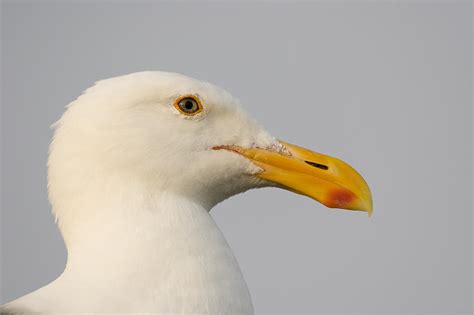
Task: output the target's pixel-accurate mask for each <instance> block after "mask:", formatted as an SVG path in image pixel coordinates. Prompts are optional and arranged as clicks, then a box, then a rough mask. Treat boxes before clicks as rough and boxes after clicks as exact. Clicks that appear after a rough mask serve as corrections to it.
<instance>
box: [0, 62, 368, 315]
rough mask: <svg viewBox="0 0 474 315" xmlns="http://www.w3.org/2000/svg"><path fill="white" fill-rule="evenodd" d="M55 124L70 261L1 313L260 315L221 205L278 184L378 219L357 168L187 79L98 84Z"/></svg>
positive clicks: (55, 184)
mask: <svg viewBox="0 0 474 315" xmlns="http://www.w3.org/2000/svg"><path fill="white" fill-rule="evenodd" d="M53 127H54V129H55V133H54V137H53V141H52V143H51V146H50V154H49V159H48V191H49V199H50V201H51V204H52V209H53V213H54V215H55V218H56V221H57V224H58V226H59V229H60V231H61V234H62V236H63V238H64V241H65V244H66V247H67V251H68V258H67V264H66V267H65V270H64V272H63V273H62V274H61V275H60V276H59V278H58V279H56V280H55V281H53V282H51V283H50V284H48V285H46V286H44V287H43V288H40V289H38V290H36V291H34V292H32V293H30V294H28V295H25V296H23V297H21V298H19V299H17V300H15V301H13V302H10V303H7V304H5V305H3V306H1V310H2V314H4V313H5V314H9V313H11V314H18V313H23V314H24V313H29V312H34V313H42V314H66V313H166V314H171V313H172V314H179V313H181V314H182V313H194V314H253V306H252V301H251V298H250V294H249V291H248V288H247V285H246V283H245V281H244V279H243V276H242V274H241V271H240V269H239V266H238V264H237V261H236V259H235V257H234V255H233V253H232V251H231V249H230V247H229V245H228V244H227V242H226V240H225V239H224V237H223V235H222V233H221V231H220V230H219V228H218V227H217V226H216V224H215V222H214V221H213V219H212V217H211V216H210V215H209V211H210V210H211V208H212V207H213V206H215V205H216V204H217V203H219V202H221V201H223V200H224V199H226V198H228V197H230V196H232V195H236V194H238V193H242V192H244V191H246V190H248V189H252V188H259V187H266V186H276V187H281V188H284V189H287V190H290V191H293V192H296V193H298V194H302V195H306V196H308V197H311V198H313V199H315V200H317V201H319V202H321V203H322V204H324V205H326V206H328V207H331V208H342V209H349V210H360V211H365V212H368V213H369V215H370V213H371V211H372V197H371V193H370V190H369V187H368V185H367V184H366V182H365V181H364V179H363V178H362V177H361V176H360V175H359V174H358V173H357V172H356V171H355V170H354V169H353V168H352V167H351V166H349V165H348V164H346V163H344V162H342V161H341V160H338V159H336V158H333V157H329V156H327V155H323V154H319V153H315V152H312V151H310V150H307V149H304V148H301V147H298V146H295V145H292V144H289V143H286V142H283V141H279V140H277V139H275V138H274V137H272V136H271V135H270V134H269V133H268V132H267V131H266V130H265V129H264V128H263V127H261V126H260V125H259V124H258V123H257V122H256V121H255V120H254V119H252V118H250V117H249V116H248V115H247V114H246V113H245V112H244V111H243V110H242V109H241V107H240V104H239V101H238V100H237V99H235V98H234V97H232V96H231V95H230V94H229V93H228V92H226V91H224V90H223V89H221V88H219V87H217V86H215V85H212V84H210V83H207V82H203V81H199V80H196V79H193V78H190V77H187V76H184V75H181V74H177V73H169V72H153V71H147V72H139V73H133V74H129V75H124V76H120V77H115V78H112V79H107V80H102V81H98V82H97V83H96V84H95V85H94V86H92V87H91V88H89V89H87V90H86V91H85V92H84V93H83V94H82V95H81V96H80V97H79V98H77V99H76V100H75V101H73V102H72V103H71V104H69V105H68V106H67V110H66V111H65V113H64V114H63V116H62V117H61V118H60V120H59V121H58V122H57V123H55V124H54V125H53Z"/></svg>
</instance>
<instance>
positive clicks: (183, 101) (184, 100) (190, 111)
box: [174, 95, 202, 116]
mask: <svg viewBox="0 0 474 315" xmlns="http://www.w3.org/2000/svg"><path fill="white" fill-rule="evenodd" d="M174 107H176V109H177V110H179V111H180V112H181V113H182V114H185V115H188V116H192V115H196V114H197V113H199V112H200V111H202V105H201V102H200V101H199V99H198V98H197V97H196V96H192V95H188V96H183V97H180V98H178V99H177V100H176V101H175V102H174Z"/></svg>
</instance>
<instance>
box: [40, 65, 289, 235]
mask: <svg viewBox="0 0 474 315" xmlns="http://www.w3.org/2000/svg"><path fill="white" fill-rule="evenodd" d="M189 94H191V95H196V96H198V97H199V99H200V100H201V102H202V104H203V111H202V112H200V113H199V114H197V115H195V116H185V115H183V114H181V113H179V112H178V110H177V109H176V108H175V107H174V106H173V102H174V101H175V100H176V99H177V98H178V97H180V96H182V95H189ZM55 128H56V131H55V135H54V140H53V142H52V144H51V148H50V156H49V163H48V165H49V173H48V184H49V195H50V201H51V203H52V205H53V212H54V214H55V216H56V218H57V221H58V223H59V226H60V228H61V230H62V233H63V235H64V237H65V240H66V243H67V242H68V238H69V234H70V233H73V232H72V230H74V229H75V227H77V226H78V225H80V224H81V222H87V221H88V219H90V217H91V216H97V215H98V214H97V213H88V211H89V209H93V211H95V212H97V211H98V210H97V205H98V204H101V203H103V204H104V207H106V206H110V205H109V204H108V202H109V201H111V200H113V201H114V202H119V201H121V202H123V203H126V202H127V200H129V194H130V193H137V194H139V195H140V198H143V199H147V198H153V197H156V196H157V195H159V194H162V193H163V192H167V193H171V194H174V195H178V196H181V197H183V198H186V199H190V200H192V201H193V202H196V203H199V204H200V205H201V206H203V207H204V208H206V209H210V208H211V207H212V206H214V205H215V204H216V203H218V202H220V201H222V200H224V199H226V198H227V197H229V196H232V195H235V194H238V193H241V192H243V191H245V190H248V189H251V188H255V187H259V186H262V185H264V183H263V181H262V180H259V179H257V178H256V177H254V176H249V175H251V174H254V173H255V172H258V171H260V170H259V169H258V168H257V167H256V166H255V165H254V164H252V163H251V162H250V161H248V160H247V159H245V158H243V157H241V156H239V155H237V154H233V153H231V152H227V151H222V150H219V151H216V150H212V148H213V147H214V146H219V145H238V146H242V147H252V146H257V147H261V148H266V147H273V148H279V147H280V146H281V145H280V144H279V142H277V141H276V140H275V139H274V138H273V137H271V136H270V135H269V133H268V132H267V131H265V130H264V129H263V128H262V127H261V126H260V125H259V124H258V123H257V122H256V121H255V120H254V119H252V118H251V117H250V116H248V115H247V114H246V113H245V112H244V111H243V110H242V108H241V106H240V104H239V101H238V100H237V99H235V98H234V97H232V96H231V95H230V94H229V93H227V92H226V91H224V90H223V89H221V88H219V87H217V86H215V85H212V84H210V83H207V82H202V81H199V80H195V79H192V78H189V77H186V76H184V75H180V74H176V73H168V72H139V73H133V74H129V75H125V76H120V77H116V78H112V79H108V80H103V81H99V82H97V83H96V84H95V85H94V86H93V87H91V88H89V89H88V90H86V91H85V93H84V94H83V95H81V96H80V97H79V98H78V99H77V100H75V101H74V102H72V103H71V104H70V105H69V106H68V109H67V111H66V112H65V113H64V115H63V116H62V118H61V119H60V120H59V121H58V122H57V123H56V124H55ZM88 202H93V203H94V207H88V204H87V203H88Z"/></svg>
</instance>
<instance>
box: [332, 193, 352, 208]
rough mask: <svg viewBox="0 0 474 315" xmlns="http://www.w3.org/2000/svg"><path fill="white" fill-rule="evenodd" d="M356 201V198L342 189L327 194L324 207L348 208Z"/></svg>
mask: <svg viewBox="0 0 474 315" xmlns="http://www.w3.org/2000/svg"><path fill="white" fill-rule="evenodd" d="M355 199H356V196H355V195H354V194H353V193H352V192H350V191H348V190H344V189H337V190H333V191H331V192H330V193H329V195H328V198H327V202H326V205H327V206H328V207H330V208H342V209H346V208H348V207H349V206H350V205H351V204H352V203H353V202H354V200H355Z"/></svg>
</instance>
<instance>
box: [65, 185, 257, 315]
mask: <svg viewBox="0 0 474 315" xmlns="http://www.w3.org/2000/svg"><path fill="white" fill-rule="evenodd" d="M140 199H141V200H140V201H138V199H137V202H136V203H135V205H133V202H127V203H125V204H121V205H119V204H118V203H117V204H116V205H115V206H109V207H105V208H104V207H103V205H102V208H101V209H95V210H93V211H92V212H91V211H90V210H91V209H88V210H87V211H88V213H95V215H94V216H89V217H88V218H87V219H85V220H84V221H83V222H81V223H82V224H78V226H79V227H78V228H77V229H76V230H73V233H72V232H71V231H69V232H71V233H72V235H69V236H68V237H66V242H67V247H68V263H67V266H66V269H65V272H64V273H63V275H62V276H61V278H60V279H59V281H58V282H59V283H60V284H61V285H60V288H61V289H60V291H64V292H71V291H74V290H75V289H77V288H87V290H88V291H89V293H90V295H91V296H90V297H88V293H84V294H85V295H86V296H85V297H84V299H88V298H90V299H96V298H94V296H101V297H104V300H101V301H92V302H91V303H92V304H93V305H90V307H91V308H92V309H97V310H99V311H108V312H111V311H112V312H114V311H120V312H123V311H130V312H132V311H140V312H168V313H169V312H171V313H175V312H193V313H196V312H198V313H199V312H201V313H229V312H233V313H251V312H252V304H251V301H250V297H249V293H248V290H247V287H246V284H245V282H244V280H243V277H242V275H241V272H240V270H239V267H238V264H237V262H236V260H235V258H234V256H233V254H232V251H231V250H230V248H229V246H228V245H227V242H226V241H225V239H224V237H223V235H222V233H221V232H220V230H219V229H218V227H217V226H216V224H215V223H214V221H213V219H212V218H211V216H210V215H209V211H208V209H206V208H205V207H203V206H201V205H199V204H198V203H195V202H193V201H191V200H189V199H186V198H184V197H180V196H177V195H173V194H166V193H163V194H160V195H157V197H156V198H140ZM144 200H145V201H144ZM79 221H80V220H79ZM81 226H82V227H81ZM68 294H70V293H68ZM73 294H74V293H73ZM84 299H83V300H84ZM68 303H73V302H68ZM81 303H82V302H81ZM111 305H113V306H112V309H110V306H111ZM81 307H82V306H81V305H78V306H72V308H73V310H74V311H76V310H81ZM86 308H87V307H86Z"/></svg>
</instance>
